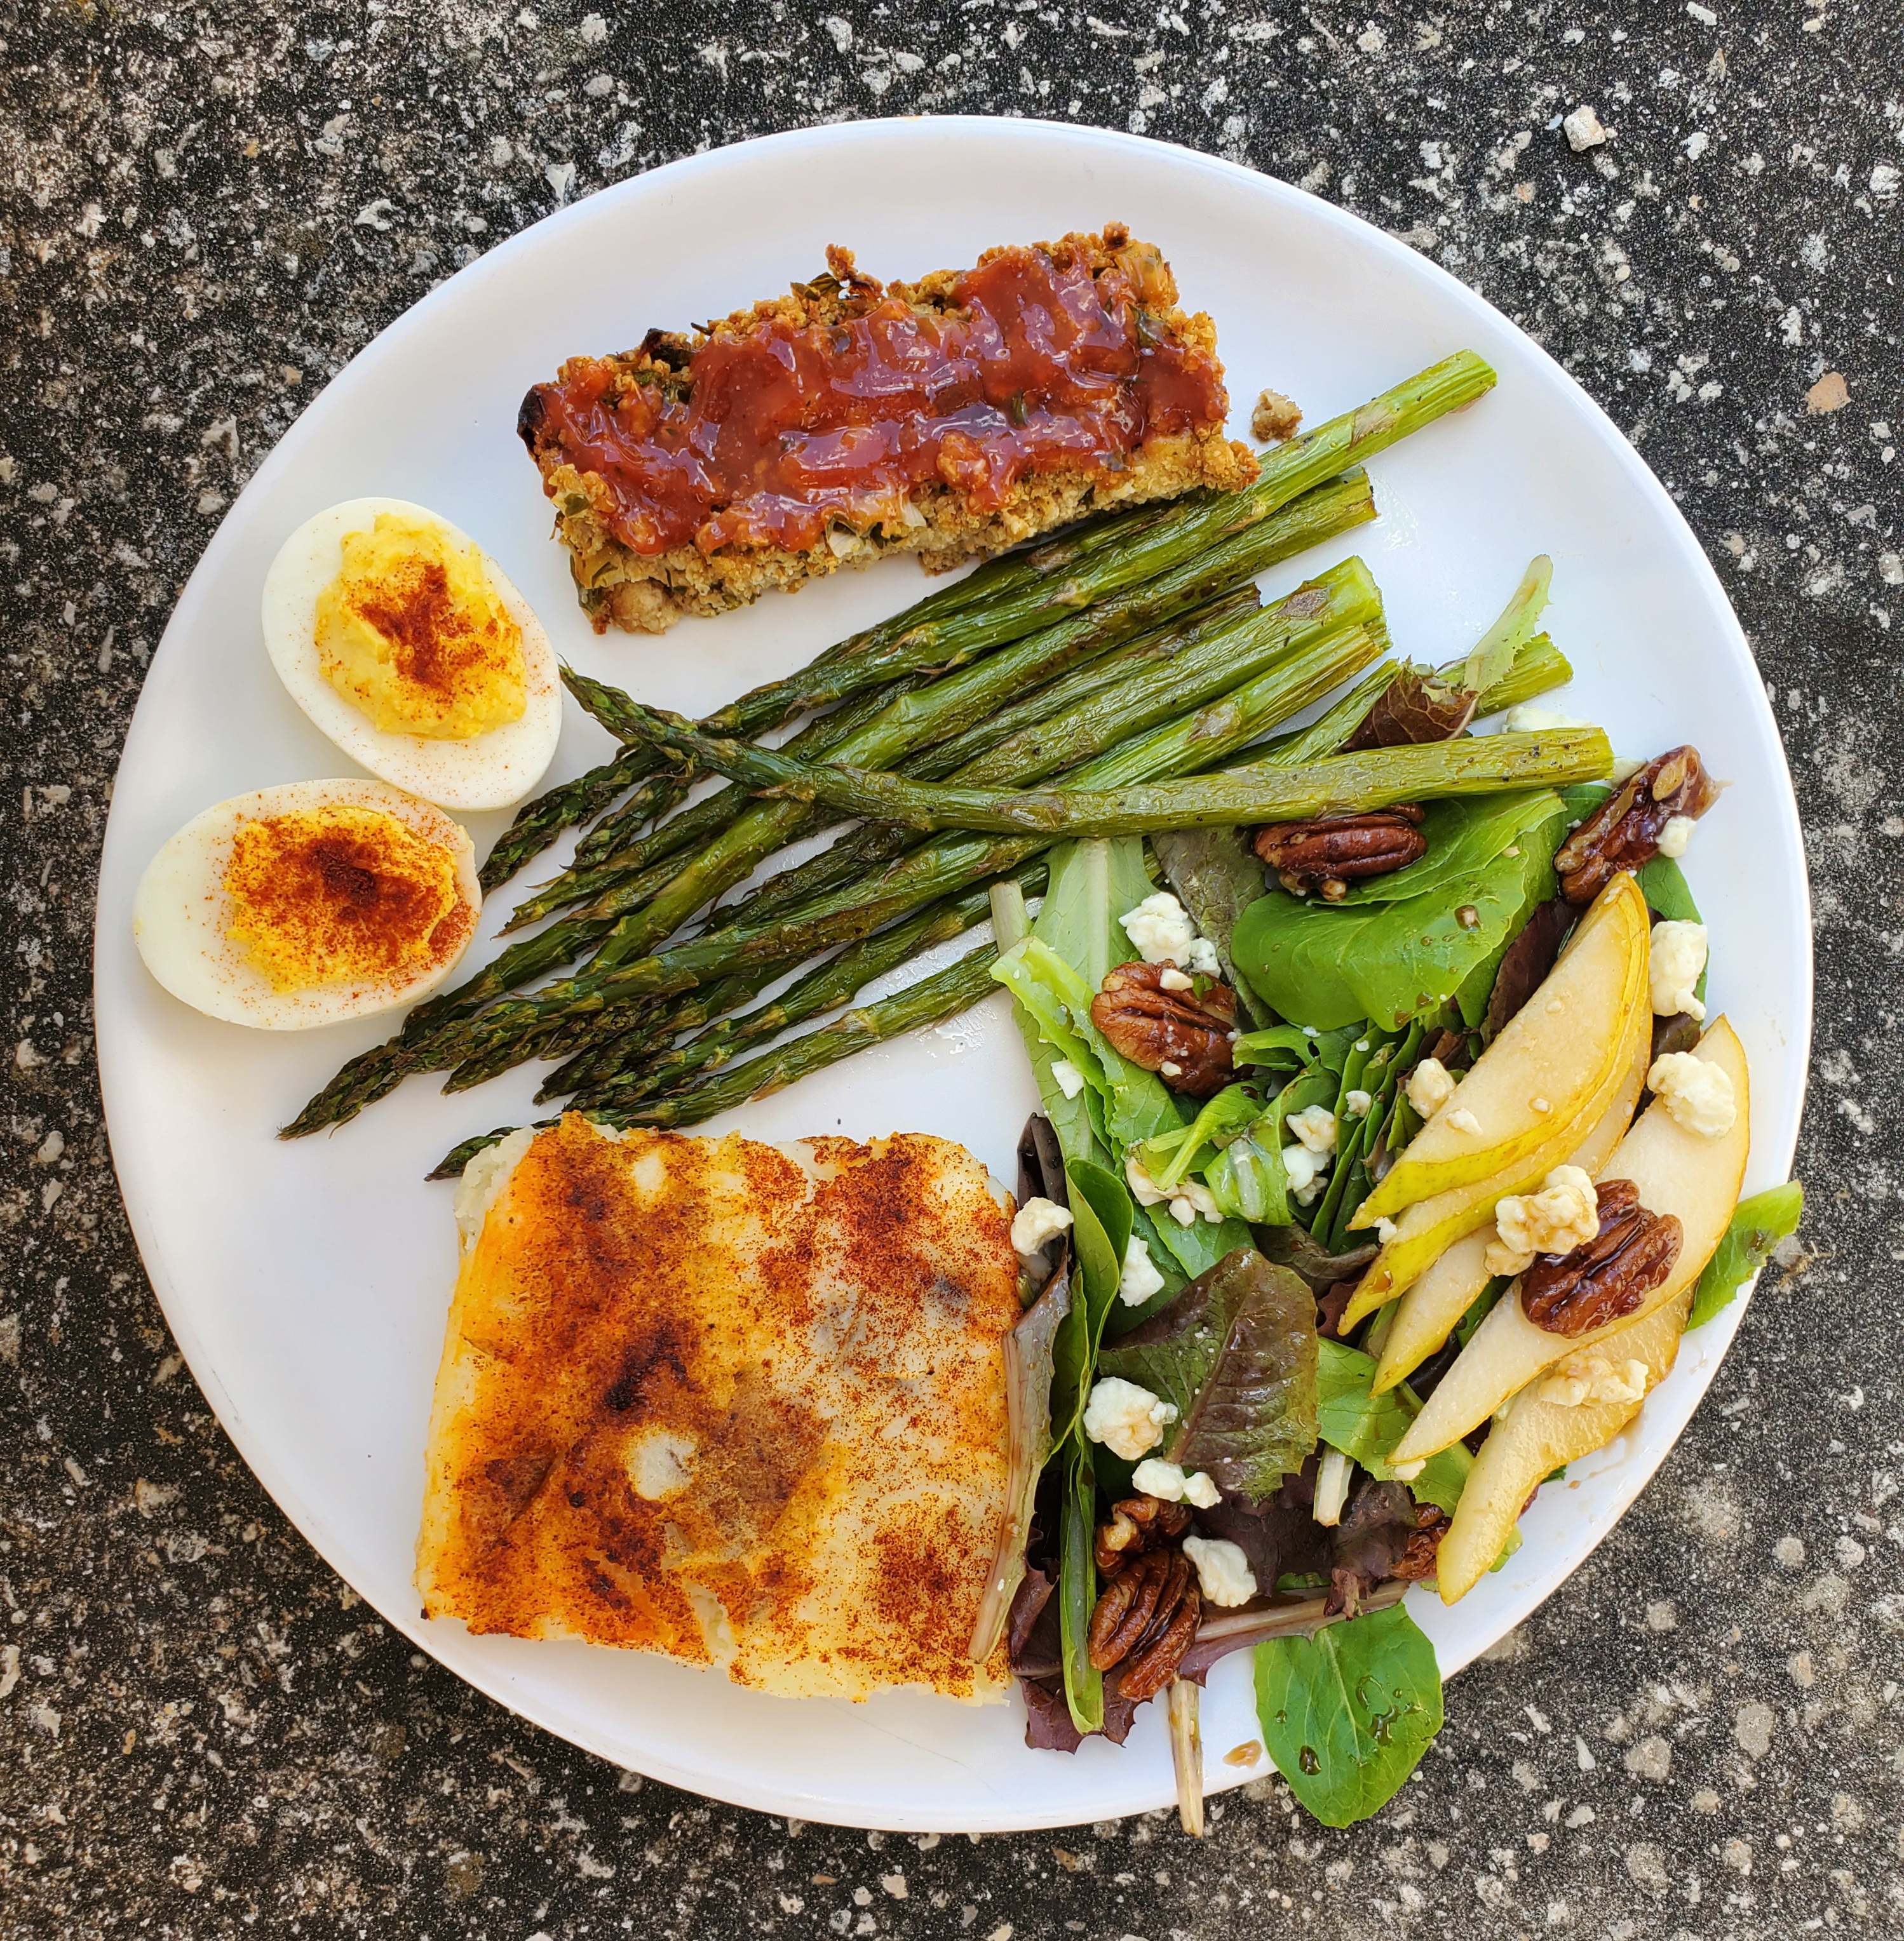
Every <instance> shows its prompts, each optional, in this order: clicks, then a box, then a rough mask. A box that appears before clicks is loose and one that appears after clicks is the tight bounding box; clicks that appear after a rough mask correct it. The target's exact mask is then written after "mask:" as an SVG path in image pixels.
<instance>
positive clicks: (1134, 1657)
mask: <svg viewBox="0 0 1904 1941" xmlns="http://www.w3.org/2000/svg"><path fill="white" fill-rule="evenodd" d="M1202 1622H1203V1598H1202V1596H1201V1593H1199V1591H1198V1589H1197V1587H1196V1586H1195V1585H1194V1584H1190V1585H1186V1588H1185V1589H1184V1591H1183V1595H1182V1596H1181V1597H1179V1598H1178V1599H1177V1609H1176V1610H1175V1612H1174V1614H1173V1615H1171V1618H1170V1619H1168V1622H1166V1623H1165V1625H1164V1626H1163V1628H1162V1630H1157V1629H1156V1627H1154V1626H1153V1636H1152V1637H1150V1638H1149V1640H1148V1642H1146V1643H1143V1644H1141V1645H1140V1646H1138V1647H1137V1649H1136V1650H1135V1651H1134V1652H1132V1653H1131V1655H1130V1656H1129V1657H1128V1658H1126V1659H1125V1661H1124V1671H1123V1675H1122V1677H1120V1678H1119V1680H1118V1681H1117V1689H1118V1692H1119V1695H1120V1696H1122V1698H1125V1699H1126V1700H1127V1701H1128V1702H1129V1703H1130V1704H1133V1705H1141V1704H1143V1701H1145V1700H1146V1698H1156V1695H1157V1694H1158V1693H1159V1692H1161V1691H1162V1689H1164V1687H1165V1686H1166V1685H1168V1683H1170V1682H1171V1680H1172V1679H1173V1678H1174V1677H1176V1676H1177V1667H1178V1666H1179V1665H1180V1664H1182V1663H1183V1655H1184V1653H1185V1652H1187V1651H1188V1650H1189V1648H1190V1647H1191V1646H1192V1645H1193V1644H1195V1643H1196V1636H1197V1629H1198V1626H1199V1625H1201V1623H1202Z"/></svg>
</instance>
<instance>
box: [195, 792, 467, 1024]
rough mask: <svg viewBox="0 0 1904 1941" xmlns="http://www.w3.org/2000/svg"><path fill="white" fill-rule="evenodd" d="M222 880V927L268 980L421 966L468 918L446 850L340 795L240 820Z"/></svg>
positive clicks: (444, 950) (294, 987)
mask: <svg viewBox="0 0 1904 1941" xmlns="http://www.w3.org/2000/svg"><path fill="white" fill-rule="evenodd" d="M225 892H226V894H228V896H229V897H231V912H232V921H231V927H230V930H229V931H228V934H229V935H230V937H231V940H232V941H233V942H234V943H239V944H242V945H243V946H244V948H245V950H246V954H247V955H248V956H249V958H250V960H251V961H252V963H253V964H254V965H255V966H256V968H257V969H258V970H259V971H262V973H263V974H264V975H265V977H268V979H269V980H271V986H272V988H273V989H274V990H278V991H299V990H308V989H311V988H312V987H314V986H317V985H321V984H335V983H344V982H346V981H349V980H384V979H390V978H394V977H400V976H405V977H406V976H409V975H410V974H414V973H415V972H418V971H424V970H427V969H428V968H430V967H432V966H433V965H435V964H439V963H442V961H445V959H446V958H448V957H450V956H452V955H454V954H455V952H458V951H459V950H460V949H461V948H462V946H463V945H464V942H465V940H467V937H468V935H469V932H470V928H471V927H472V926H473V925H474V923H475V922H476V912H475V911H474V910H473V909H471V908H470V906H469V904H468V903H467V902H466V901H465V900H464V898H463V897H462V895H461V893H460V892H459V890H458V885H457V880H456V858H455V857H454V856H453V855H452V854H450V853H449V852H448V851H446V850H445V849H442V848H439V846H438V845H436V844H435V843H433V842H426V841H425V840H424V838H423V837H421V836H419V835H418V834H417V833H416V832H415V830H412V829H410V828H409V827H407V826H406V824H403V823H402V822H400V821H398V820H397V818H396V817H395V816H393V815H385V814H384V812H382V811H381V810H379V809H372V808H358V807H356V806H354V805H350V804H347V803H344V802H332V803H328V804H326V805H325V806H324V807H323V808H313V809H305V810H300V811H298V812H294V813H292V814H290V815H274V816H267V817H265V818H262V819H261V820H259V821H255V822H247V823H246V824H244V825H243V827H241V828H240V830H239V831H238V833H237V836H235V837H234V838H233V839H232V844H231V861H230V863H229V864H228V865H227V866H226V869H225Z"/></svg>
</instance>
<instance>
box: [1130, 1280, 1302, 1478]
mask: <svg viewBox="0 0 1904 1941" xmlns="http://www.w3.org/2000/svg"><path fill="white" fill-rule="evenodd" d="M1097 1365H1098V1371H1099V1372H1100V1374H1110V1375H1122V1377H1124V1378H1125V1380H1127V1381H1132V1382H1136V1383H1138V1384H1140V1386H1143V1387H1144V1388H1147V1389H1149V1390H1150V1391H1151V1392H1152V1393H1153V1395H1161V1396H1162V1397H1163V1398H1164V1399H1165V1401H1169V1402H1171V1403H1174V1405H1175V1406H1176V1408H1177V1424H1176V1427H1175V1429H1174V1433H1173V1435H1172V1436H1171V1441H1170V1442H1169V1444H1168V1446H1167V1447H1166V1448H1165V1449H1164V1450H1162V1451H1160V1452H1159V1453H1162V1455H1163V1456H1165V1457H1166V1459H1167V1460H1169V1461H1171V1462H1172V1463H1181V1464H1182V1465H1183V1467H1184V1468H1185V1469H1201V1470H1205V1471H1206V1472H1208V1474H1209V1475H1211V1476H1212V1477H1214V1478H1215V1480H1216V1481H1217V1485H1218V1487H1220V1488H1221V1489H1222V1490H1223V1491H1224V1492H1225V1493H1226V1494H1232V1495H1235V1496H1241V1497H1243V1498H1244V1499H1246V1500H1247V1501H1250V1502H1265V1501H1266V1500H1267V1499H1269V1497H1270V1496H1273V1495H1274V1494H1275V1492H1276V1490H1277V1489H1278V1487H1279V1486H1280V1485H1281V1482H1282V1479H1283V1478H1284V1476H1286V1475H1288V1474H1289V1473H1290V1471H1292V1470H1294V1469H1300V1468H1301V1467H1302V1462H1303V1460H1304V1458H1305V1457H1307V1456H1308V1455H1309V1452H1310V1451H1311V1450H1312V1449H1313V1448H1314V1447H1315V1437H1316V1335H1315V1296H1314V1295H1312V1294H1311V1293H1310V1291H1309V1287H1308V1285H1307V1284H1306V1282H1304V1281H1303V1280H1302V1279H1301V1278H1300V1276H1298V1275H1296V1274H1294V1273H1291V1272H1290V1270H1289V1269H1288V1268H1287V1267H1275V1266H1273V1265H1272V1264H1271V1263H1270V1262H1269V1261H1266V1260H1265V1259H1264V1258H1263V1256H1262V1255H1260V1253H1258V1252H1257V1251H1256V1250H1255V1249H1254V1248H1251V1247H1239V1248H1238V1249H1237V1250H1236V1251H1235V1252H1234V1253H1232V1254H1228V1255H1225V1256H1224V1258H1223V1259H1222V1260H1220V1261H1218V1262H1217V1264H1216V1265H1215V1266H1214V1267H1212V1268H1211V1269H1210V1270H1209V1271H1208V1273H1204V1274H1201V1275H1200V1276H1198V1278H1197V1279H1195V1280H1194V1281H1192V1282H1191V1283H1190V1285H1189V1286H1188V1287H1186V1288H1185V1289H1184V1290H1183V1292H1182V1293H1181V1294H1180V1295H1178V1296H1177V1298H1176V1299H1175V1300H1174V1301H1172V1302H1171V1304H1170V1305H1169V1306H1168V1307H1165V1308H1164V1309H1162V1310H1160V1311H1159V1313H1157V1314H1156V1315H1154V1316H1153V1317H1152V1318H1151V1319H1149V1320H1148V1321H1146V1322H1144V1324H1143V1325H1142V1326H1141V1327H1140V1328H1133V1329H1132V1330H1131V1332H1130V1333H1129V1334H1126V1335H1124V1336H1122V1337H1121V1338H1120V1339H1119V1340H1118V1341H1116V1343H1114V1344H1113V1345H1112V1346H1110V1347H1108V1348H1107V1349H1106V1350H1104V1353H1103V1354H1102V1355H1100V1356H1099V1358H1098V1364H1097Z"/></svg>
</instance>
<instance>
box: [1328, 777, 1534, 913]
mask: <svg viewBox="0 0 1904 1941" xmlns="http://www.w3.org/2000/svg"><path fill="white" fill-rule="evenodd" d="M1563 808H1564V805H1563V803H1562V802H1561V800H1560V797H1559V796H1557V795H1556V794H1555V793H1554V790H1551V789H1520V790H1515V791H1514V793H1511V794H1508V795H1489V796H1470V797H1468V798H1466V799H1452V800H1447V801H1442V802H1430V803H1428V805H1427V806H1426V808H1424V810H1423V811H1422V834H1423V835H1424V836H1426V837H1427V839H1428V853H1427V854H1425V856H1423V857H1422V858H1421V859H1420V860H1419V861H1418V862H1413V863H1410V864H1409V865H1408V867H1407V868H1406V869H1403V870H1393V871H1391V873H1389V874H1388V875H1387V876H1365V877H1364V878H1363V879H1362V880H1361V882H1356V883H1351V884H1350V885H1348V888H1347V889H1346V890H1345V891H1344V892H1343V893H1342V900H1341V902H1340V903H1337V904H1336V905H1334V906H1333V907H1334V908H1335V909H1356V908H1358V907H1359V906H1361V905H1363V904H1366V903H1400V902H1403V901H1404V900H1406V899H1407V898H1408V897H1421V896H1431V895H1437V894H1440V892H1441V891H1443V890H1445V889H1446V888H1449V887H1450V886H1451V885H1454V884H1456V883H1459V882H1462V880H1463V879H1465V878H1467V877H1469V876H1473V875H1474V874H1475V873H1477V871H1479V870H1483V869H1485V868H1486V867H1487V865H1488V864H1490V863H1492V861H1494V860H1495V858H1496V857H1498V856H1499V855H1501V854H1502V852H1503V851H1505V850H1508V849H1509V848H1519V847H1520V842H1519V838H1520V836H1523V835H1526V836H1528V837H1529V839H1530V840H1532V841H1535V842H1538V841H1540V840H1542V839H1544V836H1546V834H1547V832H1548V831H1549V828H1550V825H1551V827H1552V828H1553V829H1554V830H1557V829H1558V827H1559V825H1560V822H1561V821H1563V819H1564V818H1563ZM1559 847H1560V838H1559V836H1558V835H1557V834H1554V835H1553V836H1552V837H1551V839H1550V840H1548V841H1547V853H1548V854H1550V855H1551V854H1552V853H1553V852H1554V850H1555V849H1557V848H1559Z"/></svg>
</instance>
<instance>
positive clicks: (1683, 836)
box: [1659, 815, 1694, 860]
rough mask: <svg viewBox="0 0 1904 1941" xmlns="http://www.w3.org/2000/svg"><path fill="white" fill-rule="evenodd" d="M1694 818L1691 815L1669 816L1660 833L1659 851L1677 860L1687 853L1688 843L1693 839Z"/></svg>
mask: <svg viewBox="0 0 1904 1941" xmlns="http://www.w3.org/2000/svg"><path fill="white" fill-rule="evenodd" d="M1693 827H1694V824H1693V820H1692V818H1691V816H1689V815H1674V816H1669V817H1668V818H1667V824H1666V827H1664V829H1662V830H1661V831H1660V833H1659V853H1660V854H1661V855H1662V856H1670V857H1673V858H1674V859H1675V860H1676V859H1677V858H1679V857H1681V856H1683V855H1684V854H1685V853H1686V845H1687V844H1688V842H1691V840H1692V831H1693Z"/></svg>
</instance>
